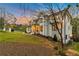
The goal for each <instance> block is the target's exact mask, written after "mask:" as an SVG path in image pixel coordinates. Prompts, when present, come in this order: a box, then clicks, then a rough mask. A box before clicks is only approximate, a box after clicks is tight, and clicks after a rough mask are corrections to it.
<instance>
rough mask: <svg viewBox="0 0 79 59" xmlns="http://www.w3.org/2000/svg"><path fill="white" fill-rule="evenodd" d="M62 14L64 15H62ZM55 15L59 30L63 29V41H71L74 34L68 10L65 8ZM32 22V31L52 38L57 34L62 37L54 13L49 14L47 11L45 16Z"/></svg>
mask: <svg viewBox="0 0 79 59" xmlns="http://www.w3.org/2000/svg"><path fill="white" fill-rule="evenodd" d="M61 14H62V15H63V16H61ZM54 16H55V18H56V22H57V27H58V29H59V31H60V32H61V30H62V38H63V43H64V44H66V43H68V42H69V41H70V36H71V35H72V26H71V24H70V20H71V15H70V14H69V12H68V11H67V12H66V13H65V10H62V11H61V12H56V13H54ZM48 17H49V18H48ZM62 18H63V19H62ZM32 23H33V24H32V33H38V34H41V35H43V36H46V37H52V38H53V37H54V36H55V35H56V36H57V38H58V39H59V40H60V39H61V37H60V35H59V32H58V31H57V28H56V24H55V21H54V17H53V16H52V15H48V13H47V14H46V15H45V16H41V17H40V18H39V20H37V19H36V20H34V21H33V22H32ZM61 24H62V27H61Z"/></svg>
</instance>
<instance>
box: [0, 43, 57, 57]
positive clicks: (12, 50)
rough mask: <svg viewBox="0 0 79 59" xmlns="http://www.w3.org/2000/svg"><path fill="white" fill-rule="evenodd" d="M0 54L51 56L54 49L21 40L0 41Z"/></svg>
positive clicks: (53, 53)
mask: <svg viewBox="0 0 79 59" xmlns="http://www.w3.org/2000/svg"><path fill="white" fill-rule="evenodd" d="M0 55H1V56H52V55H56V52H55V51H54V49H51V48H47V47H44V46H41V45H33V44H26V43H21V42H0Z"/></svg>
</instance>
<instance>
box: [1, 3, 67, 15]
mask: <svg viewBox="0 0 79 59" xmlns="http://www.w3.org/2000/svg"><path fill="white" fill-rule="evenodd" d="M24 5H25V10H26V13H25V14H26V15H27V16H29V15H31V14H32V13H33V12H34V11H36V10H38V9H43V10H46V9H47V8H49V5H50V4H47V3H46V4H42V3H26V4H23V3H2V4H1V3H0V8H5V10H6V11H7V12H10V13H12V14H14V15H15V16H21V15H23V14H24V13H23V12H24V11H23V10H24ZM52 5H53V6H54V9H56V5H57V4H52ZM67 5H68V4H58V6H59V7H60V8H62V9H63V8H65V7H67Z"/></svg>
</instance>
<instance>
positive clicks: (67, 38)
mask: <svg viewBox="0 0 79 59" xmlns="http://www.w3.org/2000/svg"><path fill="white" fill-rule="evenodd" d="M63 29H64V30H63V34H62V35H63V43H65V44H66V43H68V42H69V41H70V35H71V34H72V26H71V24H70V19H69V18H68V17H67V16H66V18H65V19H64V28H63Z"/></svg>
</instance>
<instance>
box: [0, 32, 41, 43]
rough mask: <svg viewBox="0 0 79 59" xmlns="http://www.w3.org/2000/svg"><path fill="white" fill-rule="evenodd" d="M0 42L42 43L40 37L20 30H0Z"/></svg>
mask: <svg viewBox="0 0 79 59" xmlns="http://www.w3.org/2000/svg"><path fill="white" fill-rule="evenodd" d="M0 42H22V43H28V44H42V41H41V40H40V38H38V37H36V36H34V35H27V34H23V33H22V32H4V31H0Z"/></svg>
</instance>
